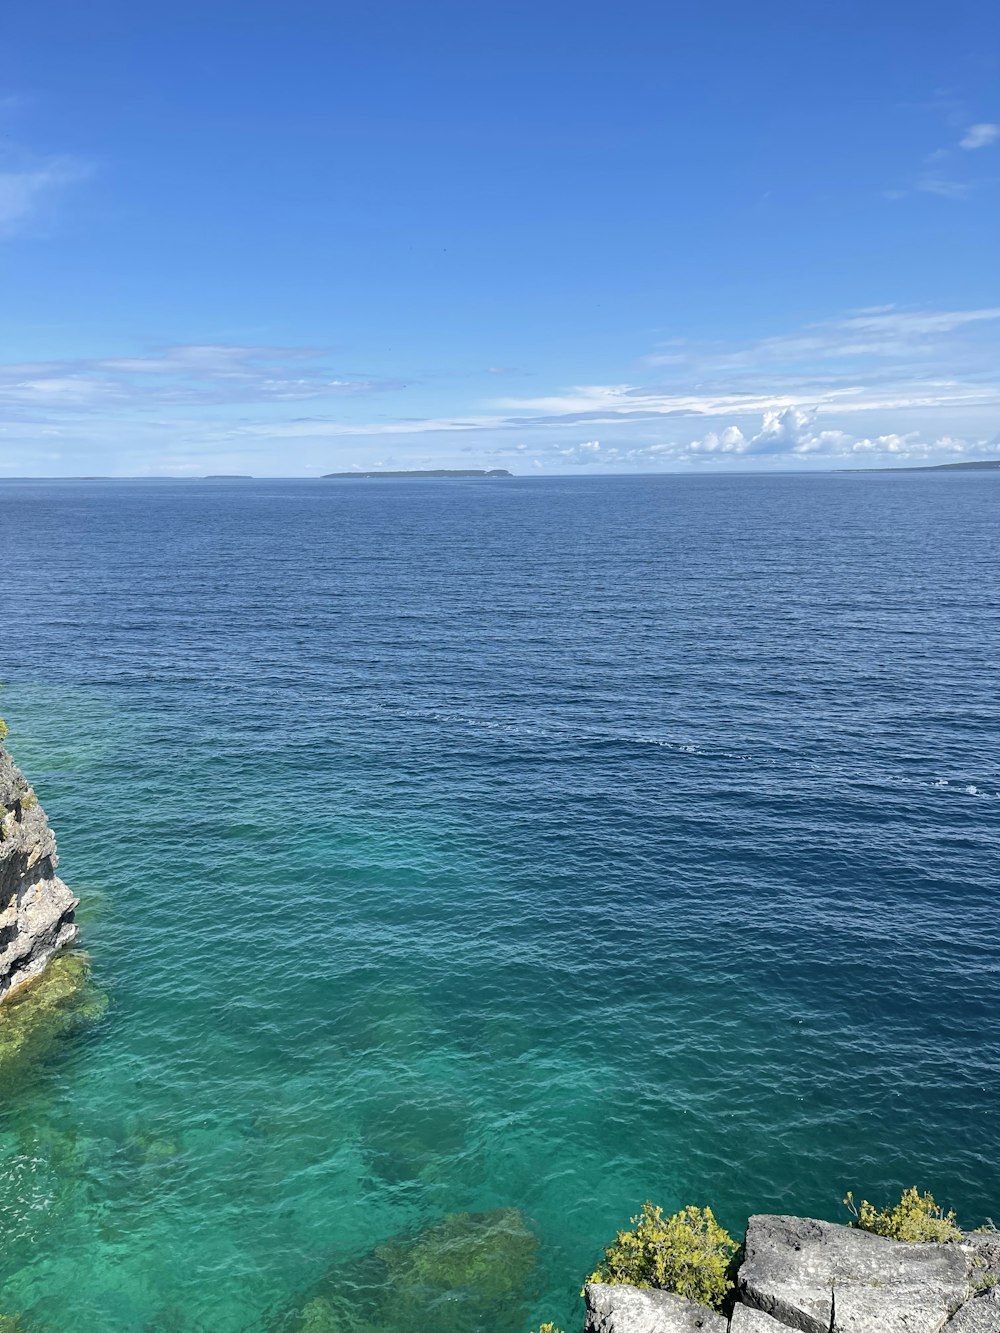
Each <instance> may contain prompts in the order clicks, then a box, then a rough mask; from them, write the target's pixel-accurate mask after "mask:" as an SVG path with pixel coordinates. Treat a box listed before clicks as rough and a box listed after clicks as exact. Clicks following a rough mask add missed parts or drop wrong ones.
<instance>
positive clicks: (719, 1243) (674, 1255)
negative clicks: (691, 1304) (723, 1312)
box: [587, 1202, 738, 1309]
mask: <svg viewBox="0 0 1000 1333" xmlns="http://www.w3.org/2000/svg"><path fill="white" fill-rule="evenodd" d="M632 1222H633V1223H634V1230H632V1231H619V1232H618V1235H617V1237H616V1239H615V1241H614V1244H612V1245H609V1246H608V1248H607V1249H606V1250H605V1251H604V1259H603V1260H602V1261H601V1263H600V1264H599V1265H598V1266H597V1268H596V1269H595V1271H594V1272H593V1273H591V1275H590V1277H589V1278H588V1279H587V1281H588V1282H610V1283H612V1284H616V1285H617V1284H627V1285H630V1286H633V1287H659V1288H661V1289H662V1290H664V1291H673V1292H676V1293H677V1295H678V1296H683V1297H685V1299H687V1300H689V1301H696V1302H697V1303H698V1304H699V1305H710V1306H712V1307H713V1308H714V1309H719V1308H720V1307H721V1306H722V1304H723V1302H724V1301H725V1299H726V1297H727V1295H728V1294H729V1292H730V1291H731V1290H732V1285H733V1283H732V1279H731V1277H730V1273H729V1270H730V1266H731V1263H732V1259H733V1256H734V1255H735V1254H736V1250H737V1248H738V1247H737V1245H736V1242H735V1241H734V1240H733V1238H732V1236H730V1234H729V1232H728V1231H726V1230H724V1228H722V1227H721V1226H719V1224H718V1222H716V1220H715V1216H714V1214H713V1213H712V1210H711V1208H693V1207H691V1206H690V1205H689V1206H688V1207H686V1208H682V1209H681V1210H680V1212H679V1213H674V1214H673V1216H672V1217H668V1218H664V1216H663V1209H662V1208H655V1207H654V1206H653V1204H651V1203H648V1202H647V1203H645V1204H644V1205H643V1209H642V1212H641V1213H640V1214H639V1216H638V1217H633V1218H632Z"/></svg>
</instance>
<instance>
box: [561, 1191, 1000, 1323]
mask: <svg viewBox="0 0 1000 1333" xmlns="http://www.w3.org/2000/svg"><path fill="white" fill-rule="evenodd" d="M584 1295H585V1298H586V1304H587V1318H586V1323H585V1324H584V1333H695V1331H696V1330H703V1331H704V1333H781V1331H782V1330H788V1329H795V1330H797V1331H798V1333H942V1330H943V1333H1000V1235H998V1234H997V1233H995V1232H993V1233H966V1234H965V1235H963V1237H962V1239H961V1241H960V1242H954V1243H950V1244H920V1245H913V1244H909V1243H904V1242H902V1241H896V1240H887V1239H886V1238H885V1237H883V1236H873V1235H871V1234H870V1233H869V1232H867V1231H861V1230H858V1229H855V1228H854V1227H845V1226H838V1225H837V1224H836V1223H835V1222H822V1221H818V1220H817V1219H815V1218H810V1217H778V1216H768V1215H763V1214H762V1215H759V1216H756V1217H751V1219H750V1222H749V1225H748V1227H747V1236H746V1246H745V1257H744V1261H743V1264H742V1267H741V1268H740V1270H739V1274H738V1276H737V1290H736V1305H735V1307H734V1309H733V1312H732V1315H731V1317H730V1318H729V1319H727V1318H725V1316H723V1315H720V1314H717V1313H716V1312H715V1311H714V1310H709V1309H706V1307H705V1306H703V1305H695V1304H694V1303H693V1302H691V1301H686V1300H683V1299H682V1298H681V1297H680V1296H675V1295H673V1294H671V1293H668V1292H665V1291H649V1290H640V1289H639V1288H637V1287H627V1286H620V1287H619V1286H609V1285H607V1284H605V1283H602V1282H592V1283H590V1284H589V1285H588V1286H587V1287H586V1288H585V1291H584Z"/></svg>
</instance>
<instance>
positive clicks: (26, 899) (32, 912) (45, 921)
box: [0, 746, 79, 1000]
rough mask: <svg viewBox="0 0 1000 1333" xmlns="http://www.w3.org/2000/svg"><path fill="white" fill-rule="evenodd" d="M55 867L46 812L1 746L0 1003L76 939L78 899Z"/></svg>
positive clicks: (55, 858)
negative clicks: (75, 917)
mask: <svg viewBox="0 0 1000 1333" xmlns="http://www.w3.org/2000/svg"><path fill="white" fill-rule="evenodd" d="M57 864H58V858H57V856H56V840H55V837H54V836H53V833H52V830H51V829H50V828H49V821H48V820H47V819H46V818H45V811H44V810H43V809H42V807H41V806H40V805H39V804H38V801H37V799H36V798H35V794H34V791H33V790H32V788H31V786H30V784H29V783H28V781H27V779H26V778H25V776H24V774H23V773H22V772H21V770H20V769H19V768H17V766H16V765H15V764H14V761H13V760H12V759H11V757H10V755H9V754H8V753H7V751H6V750H5V749H4V748H3V746H0V1000H2V999H3V997H4V996H5V995H6V994H7V992H8V991H10V990H12V989H14V987H16V986H19V985H21V983H22V982H25V981H29V980H30V979H31V978H32V977H37V976H38V975H39V974H40V973H41V972H43V971H44V970H45V967H46V965H47V963H48V961H49V959H50V958H51V957H52V955H53V954H54V953H56V952H57V951H58V950H59V949H61V948H63V946H64V945H67V944H69V943H70V942H71V941H72V940H74V939H75V938H76V932H77V927H76V925H75V923H74V920H73V913H74V911H75V909H76V906H77V902H78V901H79V900H78V899H77V898H74V897H73V894H72V893H71V892H70V890H69V889H68V888H67V887H66V885H65V884H64V883H63V882H62V880H61V879H60V878H59V876H58V875H57V874H56V866H57Z"/></svg>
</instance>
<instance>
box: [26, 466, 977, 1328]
mask: <svg viewBox="0 0 1000 1333" xmlns="http://www.w3.org/2000/svg"><path fill="white" fill-rule="evenodd" d="M0 500H2V516H3V517H2V526H0V559H2V562H3V568H4V571H5V582H4V593H3V598H4V604H3V608H2V624H3V639H2V644H0V674H2V676H3V679H4V680H5V682H6V688H5V690H4V691H3V695H2V699H0V712H3V713H4V714H5V715H6V716H7V718H8V720H9V722H10V724H11V738H10V745H11V747H12V750H13V752H14V754H15V756H16V757H17V759H18V761H19V762H20V763H21V764H22V766H23V767H24V768H26V769H27V770H28V771H29V773H30V775H31V777H32V779H33V780H34V781H35V783H36V786H37V787H38V789H39V791H40V793H41V796H42V799H43V801H44V804H45V806H46V809H47V811H48V813H49V816H50V819H51V820H52V822H53V824H54V826H55V828H56V830H57V834H58V836H59V843H60V852H61V855H62V863H63V864H62V870H63V873H64V875H65V876H66V878H67V879H68V880H69V881H70V882H71V884H72V885H73V887H74V888H75V889H76V891H77V892H78V893H79V894H80V895H81V897H82V898H83V900H84V904H85V907H84V910H83V913H82V915H83V920H84V928H83V932H82V939H83V943H84V944H85V945H86V947H87V949H88V950H89V951H90V953H91V955H92V957H93V963H94V976H95V981H96V983H97V984H98V985H99V986H100V987H101V988H102V989H103V990H104V991H105V992H106V994H107V996H108V999H109V1007H108V1011H107V1014H106V1016H105V1017H104V1018H103V1020H101V1021H100V1022H99V1023H96V1024H95V1025H93V1026H91V1027H90V1028H88V1029H87V1030H86V1031H84V1032H81V1033H78V1034H76V1035H75V1036H73V1037H71V1038H69V1039H67V1040H66V1041H65V1042H64V1043H63V1044H62V1046H61V1047H60V1049H59V1051H58V1052H57V1053H56V1055H55V1056H54V1057H52V1058H51V1059H50V1060H49V1061H48V1063H47V1064H46V1066H45V1068H44V1069H43V1070H41V1071H40V1072H39V1076H38V1077H37V1078H35V1079H33V1080H32V1081H31V1082H30V1083H28V1084H25V1083H23V1082H17V1083H16V1084H14V1085H11V1084H10V1083H9V1082H8V1084H7V1085H5V1086H3V1087H2V1088H0V1279H2V1289H3V1297H2V1300H0V1309H7V1310H19V1311H22V1312H24V1314H25V1316H26V1317H28V1318H29V1319H30V1320H33V1321H35V1322H36V1323H37V1324H42V1325H46V1326H48V1327H49V1328H50V1329H55V1330H59V1333H63V1331H68V1330H73V1331H74V1333H76V1331H79V1333H91V1331H93V1333H99V1331H102V1330H157V1331H158V1333H159V1331H162V1333H170V1331H173V1330H177V1331H178V1333H179V1331H185V1333H186V1331H188V1330H212V1333H243V1331H246V1333H251V1331H254V1333H256V1331H257V1330H273V1329H279V1330H280V1329H281V1327H282V1326H283V1324H282V1321H283V1319H284V1312H286V1311H288V1310H289V1309H296V1308H300V1307H301V1306H302V1304H303V1302H305V1301H307V1300H308V1299H309V1298H310V1295H311V1294H314V1293H315V1292H316V1291H317V1290H320V1289H322V1290H323V1291H329V1290H330V1289H331V1287H336V1288H337V1289H339V1290H344V1291H346V1292H348V1293H350V1290H351V1286H352V1283H353V1282H354V1281H355V1280H357V1281H358V1282H359V1283H360V1282H361V1281H362V1280H363V1275H364V1274H365V1273H367V1272H369V1270H370V1262H369V1260H368V1259H367V1258H366V1256H367V1255H369V1254H370V1252H371V1251H372V1249H373V1248H374V1247H377V1246H379V1245H381V1244H383V1243H384V1242H386V1241H387V1240H388V1239H390V1238H392V1237H394V1236H398V1235H400V1234H403V1235H415V1234H417V1233H418V1232H419V1231H420V1230H421V1229H422V1228H427V1227H429V1226H433V1225H434V1224H436V1223H438V1222H440V1220H441V1219H443V1218H445V1217H447V1216H448V1215H449V1214H451V1213H454V1212H456V1211H461V1210H470V1211H474V1212H479V1211H483V1210H493V1209H518V1210H520V1212H521V1214H522V1215H523V1218H524V1225H525V1226H526V1227H527V1228H528V1229H529V1231H530V1233H531V1235H532V1236H533V1237H534V1238H535V1240H536V1241H537V1250H536V1252H535V1255H536V1262H535V1264H534V1267H533V1268H531V1271H530V1272H529V1273H526V1274H525V1273H522V1272H521V1269H520V1268H518V1270H517V1276H516V1281H514V1279H512V1280H511V1284H508V1287H507V1288H505V1289H504V1291H503V1293H502V1294H501V1295H498V1296H497V1297H496V1299H495V1300H492V1301H491V1299H489V1298H487V1299H485V1301H484V1299H482V1298H481V1299H479V1300H478V1301H473V1302H472V1303H471V1304H467V1305H465V1306H463V1301H466V1299H467V1298H466V1295H464V1294H463V1292H462V1291H461V1290H457V1291H455V1292H453V1293H452V1295H451V1297H450V1304H449V1306H448V1308H444V1307H442V1308H441V1310H440V1311H439V1313H438V1315H431V1316H427V1317H426V1318H425V1319H424V1320H423V1322H422V1327H424V1328H427V1329H429V1330H433V1329H434V1328H435V1327H439V1328H442V1329H445V1328H447V1329H449V1330H450V1329H451V1327H452V1324H451V1323H449V1320H451V1319H453V1318H454V1317H455V1315H456V1310H457V1311H458V1312H459V1318H460V1324H459V1325H456V1326H460V1327H462V1328H464V1329H465V1330H466V1333H526V1330H527V1329H529V1328H530V1327H532V1325H533V1324H537V1322H538V1321H539V1320H540V1319H543V1318H553V1319H556V1320H558V1321H561V1322H562V1323H564V1324H565V1325H566V1326H567V1327H570V1328H572V1327H573V1326H574V1325H573V1321H574V1320H575V1321H576V1323H577V1325H578V1323H579V1318H580V1316H579V1308H580V1307H579V1302H578V1299H577V1295H576V1293H577V1290H578V1287H579V1281H580V1278H581V1276H582V1275H583V1274H584V1273H585V1272H586V1271H587V1269H588V1268H589V1267H590V1266H592V1264H593V1262H594V1260H595V1258H596V1257H597V1255H598V1254H599V1251H600V1248H601V1245H602V1243H603V1242H604V1241H606V1240H607V1239H609V1238H610V1236H611V1235H612V1234H613V1231H614V1229H615V1228H616V1227H617V1226H620V1225H623V1224H624V1223H625V1221H626V1219H627V1218H628V1216H629V1214H630V1213H631V1212H634V1211H635V1210H636V1209H637V1208H638V1206H639V1205H640V1204H641V1203H642V1201H643V1200H644V1199H645V1198H647V1197H653V1198H654V1199H656V1200H657V1201H659V1202H661V1203H662V1204H663V1205H665V1206H666V1207H676V1206H679V1205H680V1204H682V1203H685V1202H696V1203H710V1204H711V1205H712V1206H713V1207H714V1208H715V1209H716V1211H717V1213H718V1214H719V1215H720V1216H721V1218H722V1219H723V1220H724V1221H725V1222H726V1223H727V1224H729V1225H730V1226H731V1227H732V1228H733V1229H734V1230H735V1229H737V1228H740V1227H741V1226H742V1224H743V1222H744V1220H745V1218H746V1215H747V1213H748V1212H749V1211H760V1210H779V1209H780V1210H796V1211H805V1212H814V1213H818V1214H820V1215H823V1216H829V1217H837V1216H839V1215H840V1210H839V1201H840V1199H841V1197H842V1195H843V1193H844V1191H845V1190H846V1189H848V1188H854V1189H855V1190H856V1191H861V1192H863V1193H865V1194H867V1195H868V1196H869V1197H879V1198H881V1197H882V1196H883V1195H885V1194H888V1193H896V1194H898V1192H899V1190H900V1188H902V1187H903V1186H905V1185H909V1184H911V1183H915V1182H917V1183H920V1184H921V1185H922V1186H925V1187H929V1188H931V1189H933V1190H934V1191H935V1193H936V1194H937V1195H938V1196H939V1197H941V1198H944V1199H946V1200H947V1201H949V1202H950V1203H951V1204H952V1205H953V1206H955V1207H956V1208H958V1209H959V1212H960V1215H961V1217H962V1219H963V1220H965V1221H967V1222H968V1223H970V1224H975V1223H977V1222H979V1221H981V1220H982V1218H983V1217H984V1216H985V1215H989V1214H992V1215H994V1216H997V1215H998V1214H1000V1152H998V1148H1000V1142H998V1129H1000V1125H998V1116H997V1109H996V1107H997V1094H998V1088H1000V1039H998V1031H997V1026H996V1001H997V985H998V978H1000V943H998V939H997V930H996V920H997V916H996V912H997V874H998V871H997V867H998V863H1000V862H998V852H1000V764H998V752H997V740H998V733H1000V701H998V696H997V691H996V681H997V676H996V670H997V668H996V664H997V660H998V656H1000V595H998V591H997V580H996V570H995V565H996V514H997V502H998V500H1000V478H996V477H990V476H964V477H963V476H940V475H930V476H928V475H921V474H912V475H897V476H894V477H889V476H877V475H871V476H839V477H838V476H825V477H823V476H816V477H771V478H764V477H716V478H711V477H704V478H669V477H665V478H608V479H604V480H591V479H579V480H578V479H567V480H559V479H550V480H531V481H527V480H513V481H492V482H488V483H479V482H456V483H451V482H424V483H420V482H417V483H413V482H407V483H379V482H371V483H369V482H345V483H335V482H326V483H321V482H248V483H197V482H183V483H182V482H162V483H97V482H89V483H83V482H80V483H25V482H22V483H0ZM502 1216H503V1217H508V1216H510V1215H509V1214H503V1215H502ZM998 1220H1000V1218H998ZM517 1225H520V1224H517ZM497 1262H498V1264H501V1265H502V1263H503V1262H504V1260H503V1256H502V1255H501V1257H500V1258H498V1260H497ZM522 1279H523V1280H522ZM324 1284H325V1285H324ZM499 1285H500V1286H503V1283H500V1284H499ZM480 1295H481V1294H480ZM358 1296H359V1299H360V1300H362V1301H364V1300H367V1299H369V1296H367V1295H365V1293H364V1292H359V1293H358ZM373 1318H374V1319H375V1320H376V1325H375V1326H377V1327H384V1328H386V1329H387V1330H388V1333H402V1330H404V1329H409V1330H413V1329H414V1328H415V1325H414V1324H413V1322H412V1314H403V1315H399V1316H398V1317H397V1316H392V1319H395V1320H396V1322H395V1323H392V1327H391V1328H390V1323H391V1322H392V1321H391V1319H390V1317H389V1316H387V1315H386V1314H385V1313H384V1311H383V1313H381V1314H377V1315H375V1316H373ZM379 1321H381V1322H379ZM338 1329H339V1326H338Z"/></svg>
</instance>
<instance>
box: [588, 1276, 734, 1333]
mask: <svg viewBox="0 0 1000 1333" xmlns="http://www.w3.org/2000/svg"><path fill="white" fill-rule="evenodd" d="M584 1296H585V1299H586V1302H587V1319H586V1323H585V1324H584V1326H583V1333H727V1329H728V1326H729V1321H728V1320H727V1319H726V1318H725V1317H724V1316H723V1315H720V1314H716V1312H715V1311H714V1310H709V1309H708V1307H707V1306H704V1305H695V1303H694V1302H693V1301H686V1300H684V1299H683V1298H682V1297H681V1296H674V1295H673V1294H672V1293H671V1292H669V1291H650V1290H648V1289H645V1288H639V1287H626V1286H610V1285H609V1284H607V1283H605V1282H591V1283H588V1285H587V1286H586V1287H585V1288H584Z"/></svg>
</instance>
